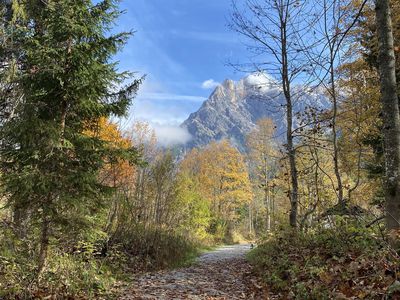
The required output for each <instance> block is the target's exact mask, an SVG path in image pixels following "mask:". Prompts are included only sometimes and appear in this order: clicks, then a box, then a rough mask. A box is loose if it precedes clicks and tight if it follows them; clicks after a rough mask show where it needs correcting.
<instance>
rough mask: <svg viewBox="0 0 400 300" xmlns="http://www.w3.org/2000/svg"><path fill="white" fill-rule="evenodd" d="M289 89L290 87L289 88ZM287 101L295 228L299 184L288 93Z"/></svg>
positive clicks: (293, 224)
mask: <svg viewBox="0 0 400 300" xmlns="http://www.w3.org/2000/svg"><path fill="white" fill-rule="evenodd" d="M289 88H290V87H289ZM289 88H288V90H289ZM286 100H287V104H286V106H287V111H286V115H287V124H288V127H287V134H286V137H287V150H288V156H289V164H290V179H291V187H292V188H291V193H290V204H291V207H290V216H289V221H290V226H292V227H294V228H295V227H297V211H298V203H297V200H298V199H297V197H298V190H299V184H298V176H297V167H296V150H295V148H294V145H293V134H292V128H293V126H292V120H293V119H292V118H293V116H292V113H293V112H292V102H291V98H290V92H288V96H287V97H286Z"/></svg>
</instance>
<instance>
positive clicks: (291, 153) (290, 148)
mask: <svg viewBox="0 0 400 300" xmlns="http://www.w3.org/2000/svg"><path fill="white" fill-rule="evenodd" d="M287 13H288V12H285V9H283V8H282V11H281V14H282V16H281V26H280V28H281V49H282V50H281V59H282V87H283V93H284V96H285V99H286V122H287V130H286V143H287V152H288V157H289V165H290V179H291V193H290V215H289V222H290V226H291V227H293V228H296V227H297V211H298V203H297V201H298V190H299V184H298V176H297V167H296V149H295V148H294V144H293V105H292V94H291V86H290V78H289V62H288V54H287V32H286V27H287V23H286V22H287V18H288V17H287V16H284V14H287Z"/></svg>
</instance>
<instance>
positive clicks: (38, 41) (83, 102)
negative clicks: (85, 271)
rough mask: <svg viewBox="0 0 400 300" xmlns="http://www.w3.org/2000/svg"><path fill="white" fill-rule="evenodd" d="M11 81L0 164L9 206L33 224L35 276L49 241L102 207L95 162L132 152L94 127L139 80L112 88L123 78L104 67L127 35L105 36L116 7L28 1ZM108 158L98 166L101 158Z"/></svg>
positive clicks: (122, 103) (119, 108) (124, 105)
mask: <svg viewBox="0 0 400 300" xmlns="http://www.w3.org/2000/svg"><path fill="white" fill-rule="evenodd" d="M20 9H23V11H24V13H23V14H22V15H23V18H22V17H21V22H23V23H24V24H25V26H26V27H27V33H26V34H25V35H24V36H23V38H22V39H21V42H20V48H19V55H20V57H21V59H20V61H19V64H20V65H21V69H22V70H24V71H23V72H22V74H21V75H20V76H19V77H18V78H17V81H16V82H17V84H18V86H19V88H20V89H21V91H22V93H23V101H22V102H21V103H19V104H18V106H17V107H16V112H17V113H16V114H15V116H14V117H13V118H12V119H11V120H10V121H8V122H7V123H6V124H4V126H2V127H1V138H2V143H1V149H0V151H1V153H0V154H1V167H2V181H3V183H4V186H5V190H4V196H6V197H7V198H8V203H9V205H12V206H16V207H21V208H24V209H26V210H29V211H30V212H31V216H32V219H33V220H34V221H35V224H37V223H40V224H41V225H40V228H39V230H40V241H39V253H38V274H39V275H40V274H41V272H42V271H43V269H44V267H45V264H46V258H47V252H48V248H49V245H50V243H51V241H52V240H51V238H52V236H53V235H54V234H55V233H56V232H57V231H58V230H60V231H62V232H63V233H64V234H66V233H67V232H66V231H65V225H69V230H68V232H69V233H72V234H74V233H75V234H76V233H77V232H78V231H79V229H80V228H82V225H84V226H85V225H86V226H87V225H88V223H89V218H88V216H90V215H91V214H93V212H95V211H96V209H97V208H98V207H101V206H102V203H103V201H102V200H103V199H104V195H105V193H107V192H108V191H109V190H110V188H109V187H108V186H107V185H105V184H102V183H101V182H100V181H99V172H100V171H101V169H102V166H103V163H104V161H107V160H110V159H113V158H114V157H124V158H127V159H132V160H134V159H135V158H136V151H135V150H134V149H133V148H129V149H126V148H118V147H114V146H110V145H109V144H110V143H109V142H107V141H104V140H102V139H101V138H100V137H99V136H94V135H92V134H87V132H88V131H90V130H95V129H96V126H97V123H98V120H99V118H101V117H106V118H107V117H109V116H110V115H115V116H122V115H124V114H125V113H126V112H127V109H128V106H129V104H130V102H131V97H132V96H133V95H134V94H135V92H136V90H137V88H138V86H139V83H140V80H133V81H132V83H130V84H128V85H127V86H126V88H123V89H119V86H121V85H122V84H123V83H124V82H125V81H126V80H127V79H129V78H132V74H130V73H126V72H123V73H119V72H118V71H117V65H116V64H115V63H113V62H112V61H111V58H112V56H113V54H115V53H116V52H117V51H118V50H119V49H120V48H121V47H122V46H123V45H124V44H125V42H126V41H127V39H128V37H129V36H130V33H129V32H128V33H126V32H124V33H119V34H109V31H110V29H111V26H112V24H113V22H114V21H115V19H116V18H117V17H118V16H119V15H120V12H119V10H118V8H117V6H116V1H113V0H103V1H100V2H98V3H97V4H93V3H92V1H90V0H82V1H73V0H66V1H52V0H50V1H40V0H29V1H25V2H24V3H23V4H22V8H20ZM105 158H107V159H105Z"/></svg>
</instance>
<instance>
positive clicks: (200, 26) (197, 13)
mask: <svg viewBox="0 0 400 300" xmlns="http://www.w3.org/2000/svg"><path fill="white" fill-rule="evenodd" d="M230 4H231V0H190V1H188V0H135V1H131V0H124V1H122V2H121V4H120V7H121V9H123V10H125V14H124V15H123V16H122V17H121V18H120V19H119V20H118V23H117V28H116V30H131V29H133V30H134V31H136V32H135V35H134V37H133V38H131V39H130V40H129V43H128V45H127V46H126V47H125V48H124V50H123V51H122V52H121V53H120V54H119V55H118V57H117V59H118V60H119V61H120V68H121V69H123V70H131V71H136V72H138V76H140V75H142V74H146V80H145V82H144V84H143V85H142V87H141V89H140V91H139V94H138V97H137V98H136V99H135V102H134V104H133V106H132V109H131V113H130V116H129V120H128V121H129V122H131V121H132V120H146V121H148V122H150V123H152V124H153V126H154V127H156V129H157V130H158V131H162V134H163V135H167V136H168V135H169V132H168V128H170V129H171V132H172V133H173V135H175V136H176V135H178V132H177V131H176V126H177V125H178V124H180V123H181V122H182V121H183V120H185V119H186V118H187V117H188V116H189V114H190V113H191V112H194V111H196V110H197V109H198V108H199V107H200V105H201V104H202V102H203V101H204V100H205V99H206V98H207V97H208V96H209V94H210V92H211V91H212V89H214V88H215V86H216V85H217V84H218V82H221V81H223V80H224V79H225V78H227V77H229V78H233V79H238V78H240V77H242V76H243V74H240V73H236V72H235V70H234V68H233V67H231V66H229V65H228V64H229V63H230V62H232V63H235V62H237V61H238V60H239V59H240V58H241V57H244V56H246V52H245V46H244V44H243V42H241V41H240V39H239V38H238V35H237V34H236V33H235V32H232V31H231V30H230V29H229V28H228V24H229V14H230V11H231V6H230ZM161 128H162V130H161ZM174 130H175V131H174Z"/></svg>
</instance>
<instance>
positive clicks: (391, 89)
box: [375, 0, 400, 230]
mask: <svg viewBox="0 0 400 300" xmlns="http://www.w3.org/2000/svg"><path fill="white" fill-rule="evenodd" d="M375 12H376V22H377V24H376V25H377V33H378V41H379V57H378V61H379V71H380V87H381V98H382V113H383V134H384V143H385V163H386V178H385V181H386V184H385V198H386V214H387V215H386V224H387V229H388V230H398V229H400V226H399V224H400V223H399V221H400V116H399V101H398V96H397V90H396V88H397V85H396V73H395V55H394V47H393V32H392V20H391V15H390V2H389V0H376V8H375Z"/></svg>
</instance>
